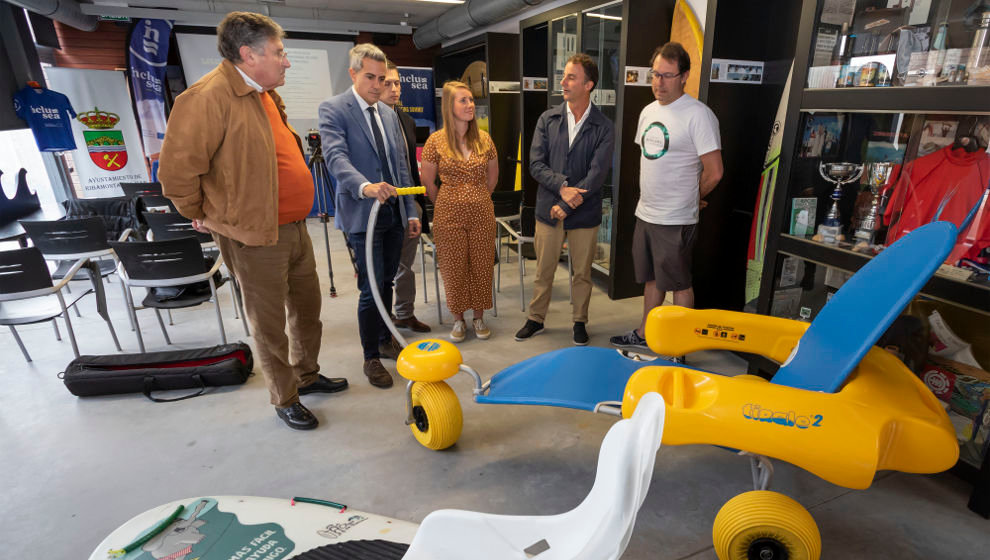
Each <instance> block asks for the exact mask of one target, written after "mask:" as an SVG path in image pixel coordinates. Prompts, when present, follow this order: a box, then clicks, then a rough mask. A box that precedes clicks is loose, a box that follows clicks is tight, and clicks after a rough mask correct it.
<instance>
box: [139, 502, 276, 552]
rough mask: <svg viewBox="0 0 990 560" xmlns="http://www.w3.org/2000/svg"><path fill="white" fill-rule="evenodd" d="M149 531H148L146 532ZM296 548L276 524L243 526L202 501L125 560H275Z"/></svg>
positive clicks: (215, 504) (215, 503)
mask: <svg viewBox="0 0 990 560" xmlns="http://www.w3.org/2000/svg"><path fill="white" fill-rule="evenodd" d="M148 530H149V531H150V530H151V529H150V528H149V529H148ZM146 532H147V531H146ZM293 549H295V543H293V542H292V541H291V540H290V539H289V538H288V537H286V536H285V530H284V529H283V528H282V526H281V525H279V524H277V523H261V524H258V525H244V524H242V523H241V522H240V521H239V520H238V519H237V516H236V515H234V514H232V513H227V512H224V511H220V510H219V509H218V508H217V501H216V500H214V499H211V498H202V499H199V500H196V501H194V502H192V503H190V504H188V505H186V508H185V511H184V512H183V514H182V515H181V516H179V518H178V519H176V520H175V521H173V522H172V523H171V524H170V525H169V526H168V527H166V528H165V529H164V530H163V531H162V532H161V533H159V534H158V535H155V536H154V537H153V538H152V539H151V540H149V541H148V542H146V543H145V544H144V545H142V546H141V547H140V548H137V549H135V550H133V551H131V552H130V553H128V554H127V555H126V556H124V559H125V560H278V559H281V558H288V556H289V554H291V553H292V551H293Z"/></svg>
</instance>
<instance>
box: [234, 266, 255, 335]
mask: <svg viewBox="0 0 990 560" xmlns="http://www.w3.org/2000/svg"><path fill="white" fill-rule="evenodd" d="M231 278H233V276H231ZM230 289H231V291H232V292H233V293H234V307H235V308H238V309H240V320H241V322H242V323H243V324H244V336H251V329H250V328H248V320H247V313H245V312H244V294H242V293H241V285H240V284H238V283H237V281H236V280H235V281H233V282H231V283H230ZM234 318H235V319H237V318H238V317H234Z"/></svg>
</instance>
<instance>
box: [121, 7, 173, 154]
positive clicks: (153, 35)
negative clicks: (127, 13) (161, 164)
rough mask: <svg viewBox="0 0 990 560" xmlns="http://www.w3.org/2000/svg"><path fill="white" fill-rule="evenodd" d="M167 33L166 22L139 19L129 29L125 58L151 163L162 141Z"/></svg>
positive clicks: (167, 25)
mask: <svg viewBox="0 0 990 560" xmlns="http://www.w3.org/2000/svg"><path fill="white" fill-rule="evenodd" d="M171 34H172V22H170V21H166V20H163V19H139V20H138V21H137V23H136V24H135V25H134V29H132V30H131V44H130V48H129V49H128V55H127V57H128V66H129V67H130V72H131V91H132V92H133V94H134V105H135V106H136V107H137V113H138V119H139V120H140V124H141V139H142V140H143V141H144V153H146V154H148V157H149V158H151V159H152V160H154V159H158V157H157V156H158V153H159V152H161V151H162V140H164V139H165V90H164V88H165V65H166V64H167V62H168V42H169V36H170V35H171Z"/></svg>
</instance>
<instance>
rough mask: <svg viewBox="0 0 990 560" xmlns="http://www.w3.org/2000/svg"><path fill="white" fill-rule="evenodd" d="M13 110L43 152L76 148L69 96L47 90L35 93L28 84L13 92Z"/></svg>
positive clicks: (74, 113)
mask: <svg viewBox="0 0 990 560" xmlns="http://www.w3.org/2000/svg"><path fill="white" fill-rule="evenodd" d="M14 111H15V112H16V113H17V116H18V117H20V118H22V119H24V120H25V121H27V123H28V126H30V127H31V132H33V133H34V141H35V142H37V143H38V149H39V150H41V151H42V152H64V151H66V150H75V149H76V141H75V139H73V138H72V119H74V118H75V117H76V112H75V111H73V110H72V104H70V103H69V98H68V97H66V96H64V95H62V94H61V93H58V92H57V91H52V90H50V89H43V90H41V92H38V91H37V90H35V89H34V88H33V87H30V86H28V87H26V88H24V89H22V90H20V91H18V92H17V93H15V94H14Z"/></svg>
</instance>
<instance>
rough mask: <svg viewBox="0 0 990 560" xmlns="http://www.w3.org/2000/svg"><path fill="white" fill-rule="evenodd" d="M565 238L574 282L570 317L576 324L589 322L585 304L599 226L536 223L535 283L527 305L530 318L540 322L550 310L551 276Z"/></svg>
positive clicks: (589, 298) (558, 222)
mask: <svg viewBox="0 0 990 560" xmlns="http://www.w3.org/2000/svg"><path fill="white" fill-rule="evenodd" d="M565 238H566V239H567V247H568V248H569V249H570V253H571V271H572V273H573V275H574V281H573V284H572V287H571V299H572V301H573V304H572V306H573V307H572V316H573V318H574V322H575V323H587V322H588V303H589V302H590V301H591V261H592V260H593V259H594V258H595V248H596V245H597V244H598V226H595V227H593V228H579V229H569V230H565V229H564V221H563V220H558V221H557V225H556V226H548V225H546V224H544V223H543V222H541V221H539V220H537V221H536V235H535V240H534V246H535V248H536V281H535V282H533V299H532V300H530V302H529V318H530V319H532V320H533V321H536V322H537V323H542V322H543V320H544V319H546V316H547V309H549V308H550V295H551V291H552V290H553V275H554V272H556V271H557V264H558V263H559V262H560V249H561V247H563V245H564V239H565Z"/></svg>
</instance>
